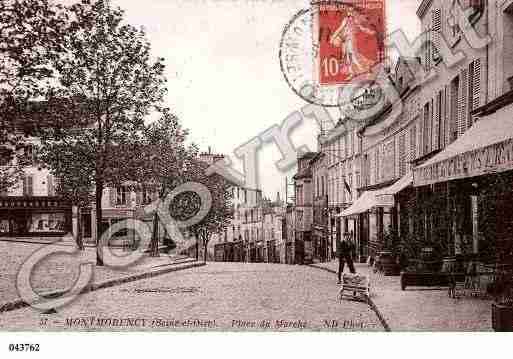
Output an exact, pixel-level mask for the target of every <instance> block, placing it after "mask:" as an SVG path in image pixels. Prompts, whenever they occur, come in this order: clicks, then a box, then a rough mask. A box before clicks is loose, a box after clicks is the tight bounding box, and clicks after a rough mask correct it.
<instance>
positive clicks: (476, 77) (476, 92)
mask: <svg viewBox="0 0 513 359" xmlns="http://www.w3.org/2000/svg"><path fill="white" fill-rule="evenodd" d="M473 64H474V66H473V67H474V68H473V74H472V77H473V79H472V110H475V109H477V108H479V107H480V106H481V59H477V60H475V61H474V62H473ZM470 125H472V124H470Z"/></svg>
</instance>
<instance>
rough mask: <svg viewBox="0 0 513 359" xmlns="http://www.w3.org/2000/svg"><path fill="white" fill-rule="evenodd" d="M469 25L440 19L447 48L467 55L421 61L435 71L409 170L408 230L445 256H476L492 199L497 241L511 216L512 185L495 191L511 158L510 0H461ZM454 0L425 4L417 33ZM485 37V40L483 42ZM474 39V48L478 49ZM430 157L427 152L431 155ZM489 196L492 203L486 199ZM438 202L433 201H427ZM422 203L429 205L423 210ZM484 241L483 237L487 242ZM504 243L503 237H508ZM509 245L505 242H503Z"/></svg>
mask: <svg viewBox="0 0 513 359" xmlns="http://www.w3.org/2000/svg"><path fill="white" fill-rule="evenodd" d="M461 5H462V7H463V9H464V10H467V12H466V16H467V24H468V26H467V28H463V29H462V28H461V26H450V24H447V25H446V24H444V22H443V21H442V26H441V27H437V28H436V29H437V31H438V35H437V36H440V37H443V38H446V39H448V42H449V44H450V45H451V49H452V50H453V51H454V52H456V51H462V52H463V53H464V54H465V55H466V56H465V59H464V60H463V61H461V62H460V63H458V64H457V65H455V66H453V67H450V68H448V67H445V66H441V62H440V61H429V60H431V59H433V57H434V55H436V53H435V54H434V55H433V54H432V55H431V56H429V54H428V52H429V51H426V50H425V52H424V56H423V58H424V63H423V64H424V66H426V68H434V69H435V70H436V72H437V74H438V76H437V78H435V80H434V81H432V82H430V83H429V84H428V85H427V86H424V87H423V89H422V95H421V96H422V97H421V98H422V106H423V119H424V122H423V125H424V126H425V130H424V132H423V142H422V143H423V146H422V147H421V148H419V152H420V153H419V156H421V155H424V158H421V159H422V160H423V161H418V162H417V163H416V165H417V166H416V167H415V169H414V185H415V189H416V197H417V203H418V207H420V208H417V213H416V214H417V215H416V217H415V222H414V223H413V225H414V228H413V230H414V233H416V234H418V235H419V236H420V237H421V238H422V239H423V240H424V241H426V242H430V243H434V245H438V246H440V247H441V249H442V250H443V251H444V252H445V254H447V255H455V254H474V255H477V254H480V252H482V250H484V249H486V247H487V245H488V244H487V241H486V237H487V233H484V232H489V231H490V228H489V227H488V228H487V229H486V230H485V228H484V227H483V226H484V225H486V224H485V223H483V222H482V219H483V217H484V216H487V215H488V214H489V213H488V214H487V213H486V212H487V211H486V210H485V209H487V208H488V210H490V208H489V205H490V201H491V202H493V204H494V208H493V209H491V211H492V212H493V217H494V218H496V220H494V222H495V224H494V231H496V232H495V234H496V235H495V236H494V237H495V239H492V240H497V239H500V240H503V239H506V238H508V237H509V235H508V234H506V233H505V231H506V232H508V231H509V230H507V228H509V227H510V222H511V216H509V213H511V212H510V211H509V210H508V208H509V207H508V205H507V202H508V201H507V200H505V198H507V197H508V196H510V195H511V190H510V189H509V190H504V189H503V190H500V189H498V188H496V189H495V190H494V192H495V194H494V196H495V197H494V196H492V197H490V192H491V188H492V187H500V186H498V185H497V183H496V181H497V180H498V179H500V181H506V182H508V181H509V179H510V178H511V172H510V171H511V170H512V169H513V161H511V158H510V151H511V142H512V138H513V129H512V127H511V116H512V114H513V112H512V108H513V107H512V105H511V103H512V99H511V98H512V95H511V91H512V90H513V88H512V87H511V85H512V84H511V79H512V75H513V56H512V55H513V52H511V50H512V46H513V45H511V44H512V39H513V16H512V10H513V6H512V1H495V0H489V1H463V2H461ZM454 6H455V4H450V3H448V2H445V1H435V0H433V1H423V2H422V4H421V6H420V7H419V10H418V15H419V18H420V19H421V22H422V28H423V30H425V31H427V30H429V29H430V27H432V25H431V23H432V22H433V19H437V17H438V16H439V14H441V16H442V18H444V16H446V15H445V14H447V13H448V12H449V11H454V8H453V7H454ZM487 39H488V40H487ZM476 44H479V45H480V46H476ZM430 155H431V156H430ZM490 198H493V200H490ZM437 203H439V204H440V205H439V206H434V205H433V204H435V205H436V204H437ZM428 204H431V206H429V207H430V208H428ZM488 242H489V241H488ZM506 242H507V241H506ZM508 246H511V244H508Z"/></svg>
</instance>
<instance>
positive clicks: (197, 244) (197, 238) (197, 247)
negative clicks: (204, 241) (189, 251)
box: [194, 232, 199, 260]
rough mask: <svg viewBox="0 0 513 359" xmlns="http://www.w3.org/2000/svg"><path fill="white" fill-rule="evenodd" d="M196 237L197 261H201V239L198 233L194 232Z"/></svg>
mask: <svg viewBox="0 0 513 359" xmlns="http://www.w3.org/2000/svg"><path fill="white" fill-rule="evenodd" d="M194 237H196V260H199V237H198V232H194Z"/></svg>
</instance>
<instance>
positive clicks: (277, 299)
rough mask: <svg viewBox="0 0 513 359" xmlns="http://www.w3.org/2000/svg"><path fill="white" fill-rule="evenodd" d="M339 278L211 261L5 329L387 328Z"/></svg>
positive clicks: (20, 317) (0, 324) (20, 316)
mask: <svg viewBox="0 0 513 359" xmlns="http://www.w3.org/2000/svg"><path fill="white" fill-rule="evenodd" d="M335 281H336V279H335V276H334V275H333V274H330V273H327V272H324V271H320V270H316V269H313V268H309V267H302V266H285V265H272V264H239V263H209V264H208V265H207V266H205V267H200V268H194V269H189V270H184V271H180V272H175V273H170V274H166V275H162V276H159V277H155V278H151V279H147V280H142V281H138V282H133V283H129V284H126V285H122V286H118V287H113V288H110V289H105V290H99V291H96V292H93V293H90V294H87V295H84V296H82V297H80V298H79V299H78V300H77V301H75V302H74V303H73V304H71V305H69V306H67V307H65V308H61V309H59V310H58V313H56V314H51V315H43V314H40V313H39V312H37V311H35V310H33V309H31V308H25V309H21V310H16V311H12V312H7V313H4V314H0V330H70V331H76V330H86V331H90V330H109V331H112V330H121V331H126V330H251V331H253V330H262V329H264V330H265V329H269V330H293V331H295V330H338V331H350V330H358V331H362V330H365V331H367V330H369V331H376V330H378V331H381V330H383V328H382V326H381V325H380V323H379V320H378V318H377V317H376V315H375V314H374V312H372V310H371V309H370V308H369V306H368V305H367V304H365V303H361V302H356V301H343V302H339V301H338V300H337V298H336V292H337V285H336V282H335ZM337 325H338V326H337Z"/></svg>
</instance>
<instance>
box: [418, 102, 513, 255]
mask: <svg viewBox="0 0 513 359" xmlns="http://www.w3.org/2000/svg"><path fill="white" fill-rule="evenodd" d="M475 114H477V115H478V116H479V117H480V119H479V120H477V121H476V123H475V124H474V125H473V126H472V127H471V128H470V129H469V130H468V131H467V132H465V133H464V134H463V135H462V136H461V137H460V138H458V139H457V140H456V141H454V142H453V143H452V144H450V145H449V146H448V147H447V148H446V149H445V150H444V151H442V152H441V153H439V154H438V155H436V156H434V157H433V158H432V159H430V160H429V161H427V162H426V163H424V164H422V165H420V166H418V167H417V168H416V169H415V170H414V185H415V190H416V197H417V202H418V203H419V207H421V209H423V212H422V214H423V216H424V218H423V221H422V223H420V221H418V223H416V225H415V226H414V227H415V230H416V232H417V233H420V234H422V237H423V238H424V240H428V241H431V242H434V243H437V239H440V238H442V239H444V240H445V243H446V247H447V248H443V249H444V252H445V254H446V255H455V254H464V255H465V254H472V255H479V256H480V257H483V258H484V257H486V256H495V255H496V253H493V252H494V251H498V250H500V249H501V248H502V250H503V251H506V252H509V251H511V249H513V246H512V245H511V243H512V241H511V229H513V227H512V225H513V206H511V204H510V203H511V202H512V201H513V196H512V191H511V188H512V185H513V92H512V93H509V94H506V95H504V96H502V97H500V98H498V99H497V100H495V101H492V102H491V103H489V104H487V105H486V106H483V107H482V108H480V109H478V110H477V111H476V113H475ZM430 203H433V204H434V205H430ZM437 203H439V206H436V204H437ZM428 205H429V206H428ZM422 206H423V207H422ZM428 207H430V209H428ZM486 217H489V219H490V220H486ZM419 227H420V228H419ZM491 242H493V243H495V244H497V243H499V242H500V243H499V247H500V248H499V247H496V246H495V247H494V249H493V250H492V251H488V253H485V252H487V248H488V247H489V244H490V243H491ZM488 249H489V248H488Z"/></svg>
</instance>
